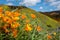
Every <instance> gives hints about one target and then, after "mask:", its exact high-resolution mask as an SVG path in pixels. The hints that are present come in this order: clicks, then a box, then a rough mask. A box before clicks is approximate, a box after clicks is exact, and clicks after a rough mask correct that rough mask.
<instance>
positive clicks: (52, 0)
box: [46, 0, 56, 2]
mask: <svg viewBox="0 0 60 40" xmlns="http://www.w3.org/2000/svg"><path fill="white" fill-rule="evenodd" d="M46 1H47V2H54V1H56V0H46Z"/></svg>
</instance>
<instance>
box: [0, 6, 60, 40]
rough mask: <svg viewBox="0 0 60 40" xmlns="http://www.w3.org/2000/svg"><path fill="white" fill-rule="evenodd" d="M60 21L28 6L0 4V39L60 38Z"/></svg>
mask: <svg viewBox="0 0 60 40" xmlns="http://www.w3.org/2000/svg"><path fill="white" fill-rule="evenodd" d="M59 27H60V23H59V22H57V21H56V20H53V19H51V18H50V17H48V16H46V15H43V14H41V13H39V12H36V11H34V10H32V9H29V8H24V7H19V8H18V7H17V8H16V9H13V8H10V7H9V6H0V40H60V28H59Z"/></svg>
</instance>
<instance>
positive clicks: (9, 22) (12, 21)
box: [0, 7, 20, 37]
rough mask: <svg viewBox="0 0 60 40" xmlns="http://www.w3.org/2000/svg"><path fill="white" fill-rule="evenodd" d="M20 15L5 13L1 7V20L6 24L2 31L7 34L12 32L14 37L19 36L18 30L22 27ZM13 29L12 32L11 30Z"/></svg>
mask: <svg viewBox="0 0 60 40" xmlns="http://www.w3.org/2000/svg"><path fill="white" fill-rule="evenodd" d="M19 16H20V13H18V12H11V11H5V12H3V10H2V7H0V20H2V22H3V23H4V25H3V26H2V29H3V30H4V32H5V33H9V32H12V36H13V37H16V36H17V32H18V30H17V28H18V27H19V26H20V23H19V22H17V21H18V20H19ZM10 29H11V30H10Z"/></svg>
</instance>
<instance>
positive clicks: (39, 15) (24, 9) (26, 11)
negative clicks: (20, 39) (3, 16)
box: [3, 6, 60, 28]
mask: <svg viewBox="0 0 60 40" xmlns="http://www.w3.org/2000/svg"><path fill="white" fill-rule="evenodd" d="M3 7H5V6H3ZM6 7H7V8H9V9H10V10H13V9H15V10H17V11H18V10H19V12H20V13H21V14H24V15H26V16H30V14H35V15H36V16H37V17H36V20H37V19H38V20H39V21H40V23H39V25H40V26H42V27H48V25H50V26H51V27H52V28H57V27H60V25H59V24H60V23H58V22H57V21H56V20H54V19H52V18H50V17H48V16H46V15H44V14H42V13H39V12H36V11H35V10H32V9H30V8H27V7H25V6H6ZM13 11H14V10H13ZM28 19H30V18H29V17H28ZM31 23H32V21H31Z"/></svg>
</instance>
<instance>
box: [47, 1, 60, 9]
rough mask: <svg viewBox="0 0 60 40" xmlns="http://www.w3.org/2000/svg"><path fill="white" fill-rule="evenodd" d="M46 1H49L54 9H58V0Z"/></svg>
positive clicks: (59, 6) (59, 3)
mask: <svg viewBox="0 0 60 40" xmlns="http://www.w3.org/2000/svg"><path fill="white" fill-rule="evenodd" d="M47 2H50V6H54V7H56V9H55V10H60V0H47Z"/></svg>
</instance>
